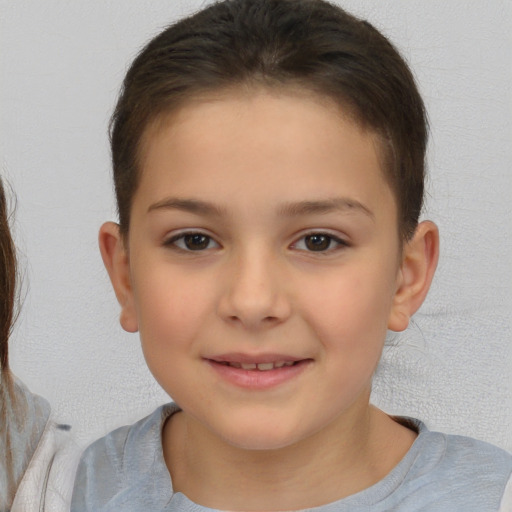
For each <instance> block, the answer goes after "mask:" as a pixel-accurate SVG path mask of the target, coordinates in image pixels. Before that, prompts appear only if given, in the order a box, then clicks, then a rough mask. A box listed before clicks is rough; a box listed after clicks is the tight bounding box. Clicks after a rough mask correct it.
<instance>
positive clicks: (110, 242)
mask: <svg viewBox="0 0 512 512" xmlns="http://www.w3.org/2000/svg"><path fill="white" fill-rule="evenodd" d="M98 242H99V246H100V252H101V257H102V259H103V264H104V265H105V268H106V269H107V272H108V275H109V277H110V281H111V282H112V286H113V287H114V291H115V294H116V297H117V301H118V302H119V305H120V306H121V314H120V317H119V321H120V323H121V327H122V328H123V329H124V330H125V331H127V332H137V330H138V322H137V314H136V313H137V312H136V309H135V302H134V297H133V290H132V285H131V278H130V262H129V257H128V251H127V250H126V247H125V243H124V240H123V238H122V237H121V234H120V232H119V225H118V224H116V223H115V222H106V223H105V224H103V226H101V228H100V232H99V236H98Z"/></svg>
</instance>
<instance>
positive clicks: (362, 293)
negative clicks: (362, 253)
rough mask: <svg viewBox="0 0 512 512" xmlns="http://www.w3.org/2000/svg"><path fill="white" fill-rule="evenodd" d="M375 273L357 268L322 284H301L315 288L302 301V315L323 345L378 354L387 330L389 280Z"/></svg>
mask: <svg viewBox="0 0 512 512" xmlns="http://www.w3.org/2000/svg"><path fill="white" fill-rule="evenodd" d="M379 275H381V274H379V272H378V271H372V272H368V271H367V268H366V270H362V271H361V272H358V271H357V269H354V271H352V272H350V273H343V275H340V276H335V275H332V276H330V277H329V278H328V279H326V282H325V285H324V286H319V283H318V282H317V283H316V287H315V283H309V284H305V285H304V286H305V289H309V290H315V289H316V290H318V291H317V292H316V293H313V294H310V295H309V297H308V300H307V303H303V305H302V309H303V311H305V313H304V317H305V318H306V320H307V321H308V322H309V324H310V327H312V328H313V329H314V330H315V331H316V333H317V335H318V338H319V339H320V340H322V342H323V344H324V345H329V349H330V350H331V351H335V352H346V353H350V354H351V359H352V360H354V359H355V356H357V355H358V354H361V356H364V357H368V356H369V355H370V353H374V354H375V356H376V357H378V355H379V354H380V351H381V349H382V345H383V343H384V339H385V336H386V332H387V322H388V317H389V312H390V309H391V303H392V291H391V290H392V286H391V283H390V282H389V281H388V282H385V281H384V280H382V279H379V277H378V276H379Z"/></svg>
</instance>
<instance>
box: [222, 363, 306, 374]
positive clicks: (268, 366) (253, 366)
mask: <svg viewBox="0 0 512 512" xmlns="http://www.w3.org/2000/svg"><path fill="white" fill-rule="evenodd" d="M296 363H297V361H276V362H275V363H239V362H236V361H234V362H228V361H225V362H219V364H224V365H226V366H231V367H232V368H241V369H242V370H258V371H261V372H266V371H269V370H275V369H276V368H283V367H284V366H293V365H294V364H296Z"/></svg>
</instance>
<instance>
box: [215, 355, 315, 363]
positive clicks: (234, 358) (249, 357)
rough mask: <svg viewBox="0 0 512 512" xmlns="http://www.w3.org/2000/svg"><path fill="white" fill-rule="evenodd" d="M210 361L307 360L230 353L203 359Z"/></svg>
mask: <svg viewBox="0 0 512 512" xmlns="http://www.w3.org/2000/svg"><path fill="white" fill-rule="evenodd" d="M205 359H209V360H210V361H215V362H217V363H243V364H258V363H276V362H280V361H284V362H292V363H295V362H296V361H303V360H304V359H308V358H305V357H297V356H291V355H288V354H271V353H266V354H242V353H231V354H219V355H214V356H208V357H205Z"/></svg>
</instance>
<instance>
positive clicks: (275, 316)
mask: <svg viewBox="0 0 512 512" xmlns="http://www.w3.org/2000/svg"><path fill="white" fill-rule="evenodd" d="M277 260H278V257H277V256H275V255H274V256H273V255H271V254H268V253H267V252H265V251H263V250H258V249H254V250H247V251H245V252H244V253H243V254H238V255H234V257H233V258H232V259H231V261H230V262H229V263H228V262H226V268H225V272H226V274H227V276H226V279H225V283H226V284H225V286H224V287H223V292H222V297H221V298H220V300H219V306H218V312H219V315H220V316H221V317H222V318H223V319H224V320H225V321H227V322H230V323H232V324H239V325H241V326H244V327H245V328H246V329H250V330H258V329H265V328H268V327H272V326H275V325H278V324H281V323H283V322H284V321H286V319H287V318H288V317H289V316H290V314H291V303H290V298H289V295H288V293H287V286H286V276H285V275H284V274H285V273H284V272H283V269H282V266H280V265H279V262H278V261H277ZM226 274H225V275H226Z"/></svg>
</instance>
